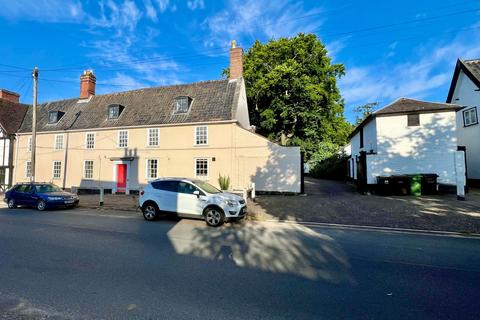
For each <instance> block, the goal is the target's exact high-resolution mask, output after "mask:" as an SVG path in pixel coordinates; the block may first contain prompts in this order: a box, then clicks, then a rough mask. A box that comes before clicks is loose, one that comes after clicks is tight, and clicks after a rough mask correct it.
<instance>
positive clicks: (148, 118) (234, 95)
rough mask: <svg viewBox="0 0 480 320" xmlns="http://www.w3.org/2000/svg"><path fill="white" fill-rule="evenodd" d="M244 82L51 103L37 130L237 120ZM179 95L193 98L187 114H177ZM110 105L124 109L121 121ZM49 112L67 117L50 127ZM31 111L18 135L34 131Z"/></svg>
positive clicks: (198, 84)
mask: <svg viewBox="0 0 480 320" xmlns="http://www.w3.org/2000/svg"><path fill="white" fill-rule="evenodd" d="M241 81H242V80H215V81H204V82H196V83H191V84H182V85H173V86H165V87H155V88H146V89H139V90H132V91H125V92H118V93H112V94H104V95H96V96H92V97H91V98H90V100H88V101H83V102H82V101H79V99H78V98H74V99H68V100H60V101H54V102H48V103H44V104H41V105H39V109H38V112H37V119H38V122H37V131H40V132H41V131H56V130H75V129H90V128H110V127H124V126H125V127H127V126H140V125H155V124H177V123H178V124H180V123H193V122H208V121H222V120H234V119H235V116H236V115H235V111H236V106H237V103H238V97H239V94H240V88H241ZM179 96H188V97H190V98H192V102H191V106H190V109H189V111H188V112H187V113H184V114H174V99H175V98H176V97H179ZM111 104H120V105H123V106H124V107H125V108H124V110H123V111H122V113H121V115H120V117H119V118H118V119H115V120H108V119H107V110H108V106H109V105H111ZM49 111H61V112H64V115H63V116H62V117H61V119H60V121H59V122H58V123H56V124H48V112H49ZM31 112H32V108H31V107H30V108H28V112H27V115H26V116H25V120H24V121H23V123H22V125H21V127H20V130H19V132H30V131H31V124H32V121H31V120H32V116H31Z"/></svg>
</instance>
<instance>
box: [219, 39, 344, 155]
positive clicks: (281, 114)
mask: <svg viewBox="0 0 480 320" xmlns="http://www.w3.org/2000/svg"><path fill="white" fill-rule="evenodd" d="M344 70H345V69H344V66H343V65H341V64H332V62H331V59H330V58H329V57H328V56H327V50H326V48H325V46H324V45H323V44H322V42H321V41H320V40H319V39H318V38H317V36H316V35H314V34H302V33H300V34H298V35H297V36H295V37H292V38H280V39H278V40H270V41H269V42H267V43H265V44H264V43H261V42H259V41H258V40H257V41H256V42H255V43H254V44H253V46H252V47H251V48H250V49H249V50H248V51H247V52H246V54H245V57H244V78H245V82H246V86H247V98H248V102H249V107H250V108H249V109H250V119H251V122H252V124H254V125H256V126H257V128H258V131H259V132H260V133H262V134H264V135H266V136H267V137H268V138H269V139H270V140H272V141H275V142H278V143H280V144H282V145H298V146H300V147H301V148H302V150H303V151H304V152H305V155H306V159H310V158H311V157H312V155H313V154H314V153H315V152H318V150H319V145H321V144H322V143H325V142H327V143H332V144H334V145H342V144H344V143H345V142H346V139H347V136H348V134H349V132H350V130H351V125H350V124H349V123H348V122H347V121H346V120H345V117H344V115H343V112H344V103H343V100H342V98H341V95H340V91H339V89H338V87H337V78H339V77H340V76H342V75H343V74H344ZM225 72H226V73H228V70H226V71H225Z"/></svg>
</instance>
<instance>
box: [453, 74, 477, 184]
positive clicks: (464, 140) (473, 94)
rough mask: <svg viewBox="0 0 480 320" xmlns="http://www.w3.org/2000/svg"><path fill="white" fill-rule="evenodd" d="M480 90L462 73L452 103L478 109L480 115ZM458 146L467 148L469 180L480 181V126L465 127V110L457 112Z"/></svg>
mask: <svg viewBox="0 0 480 320" xmlns="http://www.w3.org/2000/svg"><path fill="white" fill-rule="evenodd" d="M478 89H480V88H477V86H476V85H475V84H474V83H473V82H472V81H471V80H470V78H468V77H467V76H466V75H465V73H464V72H463V71H460V74H459V77H458V80H457V85H456V88H455V91H454V94H453V97H452V103H455V104H459V105H461V106H468V107H477V116H479V115H480V114H479V113H480V91H475V90H478ZM457 129H458V130H457V137H458V145H460V146H465V147H466V148H467V171H468V178H469V179H480V143H479V142H478V138H479V137H480V124H477V125H472V126H468V127H464V122H463V110H460V111H458V112H457Z"/></svg>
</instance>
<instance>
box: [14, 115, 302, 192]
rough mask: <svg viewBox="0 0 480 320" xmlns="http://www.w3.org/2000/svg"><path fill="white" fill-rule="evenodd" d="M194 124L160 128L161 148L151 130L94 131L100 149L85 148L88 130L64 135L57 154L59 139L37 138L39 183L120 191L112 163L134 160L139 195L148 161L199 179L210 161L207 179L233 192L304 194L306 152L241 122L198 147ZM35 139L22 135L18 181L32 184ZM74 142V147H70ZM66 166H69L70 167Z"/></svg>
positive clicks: (162, 172) (211, 129)
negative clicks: (224, 182) (121, 141)
mask: <svg viewBox="0 0 480 320" xmlns="http://www.w3.org/2000/svg"><path fill="white" fill-rule="evenodd" d="M195 127H196V126H194V125H177V126H160V127H158V128H159V133H160V134H159V136H160V145H159V147H148V146H147V137H148V134H147V132H148V128H145V127H144V128H115V129H106V130H89V131H88V132H95V134H96V137H95V149H86V148H85V136H86V132H87V131H70V132H65V133H63V134H64V144H65V148H64V149H63V150H54V141H55V135H56V134H58V133H39V134H38V135H37V160H36V161H37V164H36V181H53V182H54V183H56V184H57V185H59V186H62V187H66V188H70V187H72V186H73V187H81V188H96V187H100V186H101V187H104V188H113V189H114V188H115V186H116V172H115V169H116V165H115V164H116V163H115V162H114V161H112V160H111V158H119V157H130V156H131V157H134V160H133V161H131V162H127V168H128V170H129V172H128V173H127V177H128V180H127V188H128V189H130V190H138V189H139V188H140V187H141V186H143V185H145V184H146V183H147V181H148V179H147V177H146V173H147V170H146V169H147V167H146V166H147V159H158V162H159V163H158V177H169V176H170V177H172V176H176V177H186V178H194V177H195V159H196V158H207V159H208V164H209V174H208V177H207V178H206V180H207V181H208V182H210V183H211V184H213V185H216V186H218V176H219V174H222V175H228V176H230V178H231V186H232V187H233V188H249V187H250V185H251V182H255V183H256V188H257V190H261V191H283V192H300V167H301V166H300V150H299V148H285V147H280V146H278V145H276V144H273V143H271V142H269V141H268V140H267V139H265V138H264V137H262V136H259V135H256V134H253V133H251V132H250V131H247V130H245V129H243V128H241V127H240V126H239V125H237V124H235V123H221V124H209V125H208V145H205V146H196V145H195V143H194V137H195ZM120 129H121V130H128V132H129V133H128V148H117V141H118V131H119V130H120ZM29 136H30V135H29V134H19V135H18V152H17V156H16V159H15V162H16V168H17V170H15V178H14V179H15V181H16V182H21V181H26V180H28V178H27V177H26V176H25V167H26V162H27V161H29V160H30V157H31V153H30V152H28V151H27V144H28V137H29ZM67 143H68V147H67V146H66V144H67ZM84 160H93V161H94V170H93V171H94V172H93V176H94V178H93V179H85V178H83V176H84V172H83V171H84V170H83V164H84ZM53 161H61V162H62V169H65V171H64V172H62V175H61V178H60V179H57V180H53V178H52V177H53V170H52V168H53ZM65 163H66V164H67V165H66V166H65Z"/></svg>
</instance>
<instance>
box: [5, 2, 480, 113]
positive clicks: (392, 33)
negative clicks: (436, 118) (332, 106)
mask: <svg viewBox="0 0 480 320" xmlns="http://www.w3.org/2000/svg"><path fill="white" fill-rule="evenodd" d="M0 7H1V8H2V9H1V10H0V36H1V39H2V41H1V45H0V56H1V59H0V88H6V89H9V90H12V91H16V92H19V93H21V100H22V101H23V102H25V103H31V101H32V85H31V78H30V73H31V71H30V70H31V69H32V68H33V66H38V67H39V69H40V82H39V100H40V101H51V100H57V99H63V98H70V97H75V96H78V94H79V76H80V74H81V72H82V70H84V69H93V70H94V72H95V74H96V76H97V93H108V92H113V91H123V90H129V89H135V88H139V87H146V86H157V85H165V84H175V83H186V82H194V81H200V80H211V79H218V78H221V71H222V69H223V68H224V67H226V66H228V48H229V42H230V40H232V39H236V40H237V42H238V43H239V45H240V46H242V47H243V48H248V47H249V46H250V45H251V44H252V43H253V41H254V40H256V39H259V40H260V41H267V40H268V39H270V38H279V37H285V36H293V35H295V34H297V33H299V32H306V33H307V32H314V33H316V34H317V35H318V36H319V38H320V39H321V40H322V41H323V42H324V43H325V44H326V46H327V48H328V49H329V54H330V56H331V58H332V59H333V61H334V62H336V63H343V64H345V66H346V75H345V76H344V77H343V78H342V79H340V80H339V86H340V88H341V91H342V95H343V97H344V98H345V102H346V116H347V118H348V119H349V120H351V121H353V119H354V114H353V111H352V110H353V108H354V107H355V106H356V105H360V104H363V103H366V102H379V103H380V105H384V104H387V103H388V102H390V101H392V100H394V99H396V98H398V97H403V96H406V97H411V98H418V99H425V100H432V101H444V100H445V97H446V95H447V91H448V87H449V84H450V80H451V77H452V72H453V68H454V65H455V62H456V59H457V58H462V59H472V58H480V45H479V44H480V2H479V1H478V0H477V1H475V0H470V1H459V0H457V1H454V0H444V1H438V0H403V1H377V0H372V1H359V0H357V1H348V0H345V1H286V0H279V1H268V0H266V1H264V0H243V1H233V0H223V1H221V0H219V1H207V0H183V1H175V0H137V1H133V0H105V1H89V0H86V1H79V0H36V1H29V0H16V1H11V0H0Z"/></svg>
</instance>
